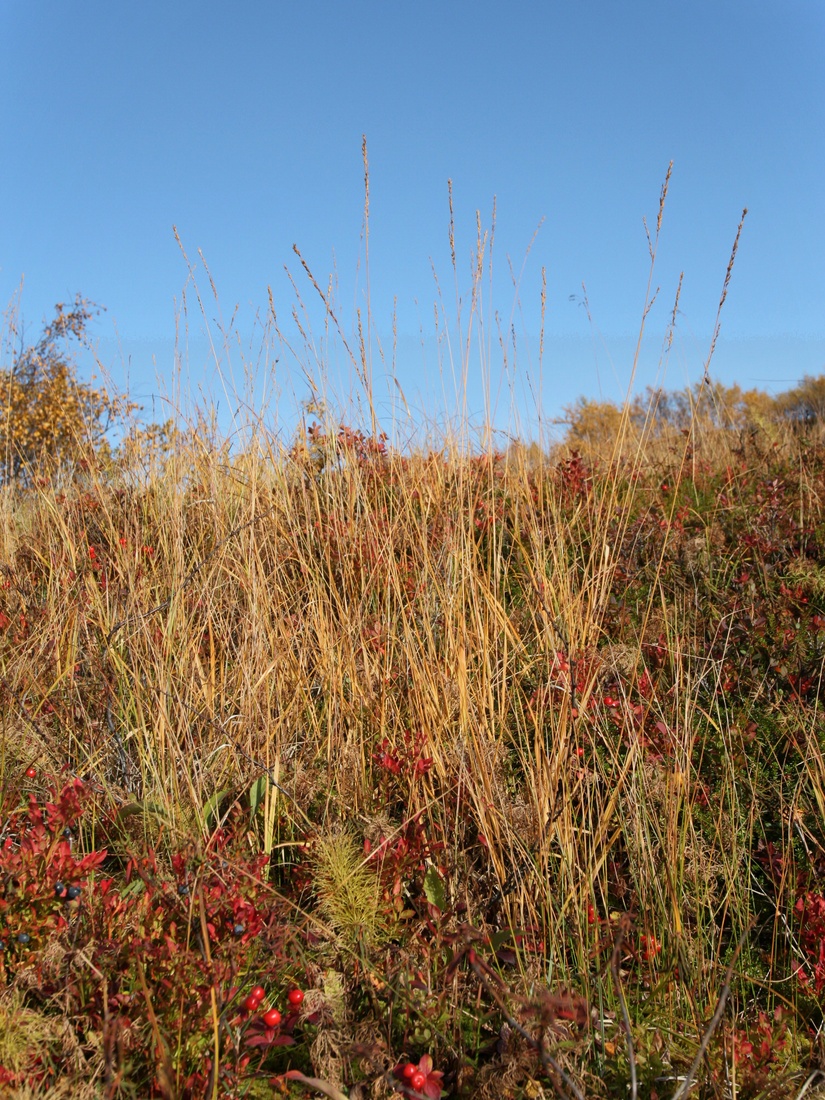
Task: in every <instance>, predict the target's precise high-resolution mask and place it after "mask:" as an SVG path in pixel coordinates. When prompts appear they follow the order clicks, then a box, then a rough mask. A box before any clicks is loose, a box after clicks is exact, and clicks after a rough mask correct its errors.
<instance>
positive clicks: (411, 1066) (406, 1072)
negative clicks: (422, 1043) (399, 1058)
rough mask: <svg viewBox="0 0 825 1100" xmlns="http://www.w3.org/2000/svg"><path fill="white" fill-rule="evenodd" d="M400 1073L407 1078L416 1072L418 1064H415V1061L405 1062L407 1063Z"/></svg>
mask: <svg viewBox="0 0 825 1100" xmlns="http://www.w3.org/2000/svg"><path fill="white" fill-rule="evenodd" d="M401 1073H402V1074H403V1076H404V1077H406V1078H407V1080H409V1079H410V1077H412V1076H414V1074H416V1073H418V1066H417V1065H416V1064H415V1062H407V1064H406V1065H405V1066H404V1068H403V1069H402V1070H401Z"/></svg>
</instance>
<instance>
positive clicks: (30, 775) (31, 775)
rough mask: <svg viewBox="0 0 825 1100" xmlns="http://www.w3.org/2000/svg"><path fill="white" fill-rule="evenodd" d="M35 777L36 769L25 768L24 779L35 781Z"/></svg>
mask: <svg viewBox="0 0 825 1100" xmlns="http://www.w3.org/2000/svg"><path fill="white" fill-rule="evenodd" d="M36 777H37V768H26V778H27V779H35V778H36Z"/></svg>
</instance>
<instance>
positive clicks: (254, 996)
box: [243, 985, 266, 1012]
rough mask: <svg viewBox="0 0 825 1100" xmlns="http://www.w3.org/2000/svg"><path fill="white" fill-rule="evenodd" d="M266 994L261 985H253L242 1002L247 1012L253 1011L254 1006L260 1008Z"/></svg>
mask: <svg viewBox="0 0 825 1100" xmlns="http://www.w3.org/2000/svg"><path fill="white" fill-rule="evenodd" d="M265 996H266V990H265V989H264V987H263V986H262V985H256V986H253V987H252V989H250V991H249V995H248V996H247V998H246V1000H245V1001H244V1003H243V1006H244V1008H245V1009H246V1010H247V1012H254V1011H255V1009H256V1008H260V1005H261V1001H262V1000H263V999H264V997H265Z"/></svg>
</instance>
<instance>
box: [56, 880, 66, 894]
mask: <svg viewBox="0 0 825 1100" xmlns="http://www.w3.org/2000/svg"><path fill="white" fill-rule="evenodd" d="M65 890H66V886H65V884H64V883H62V882H56V883H55V884H54V892H55V893H56V894H57V896H58V897H59V898H62V897H63V894H64V892H65Z"/></svg>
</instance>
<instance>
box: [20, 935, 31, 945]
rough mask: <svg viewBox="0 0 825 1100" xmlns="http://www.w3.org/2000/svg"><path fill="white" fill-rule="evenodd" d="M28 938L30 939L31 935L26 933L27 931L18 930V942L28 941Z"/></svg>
mask: <svg viewBox="0 0 825 1100" xmlns="http://www.w3.org/2000/svg"><path fill="white" fill-rule="evenodd" d="M30 939H31V936H30V935H29V934H28V932H18V933H17V942H18V943H28V942H29V940H30Z"/></svg>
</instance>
